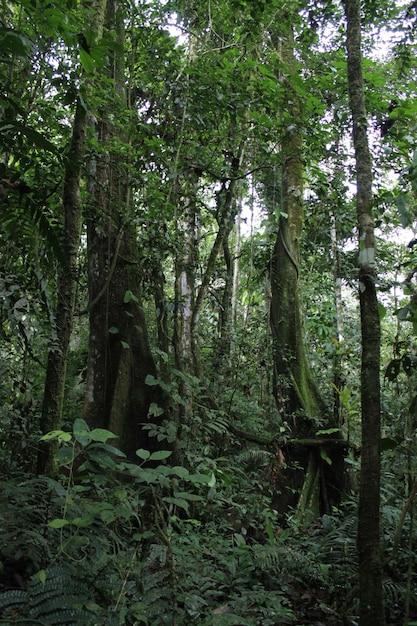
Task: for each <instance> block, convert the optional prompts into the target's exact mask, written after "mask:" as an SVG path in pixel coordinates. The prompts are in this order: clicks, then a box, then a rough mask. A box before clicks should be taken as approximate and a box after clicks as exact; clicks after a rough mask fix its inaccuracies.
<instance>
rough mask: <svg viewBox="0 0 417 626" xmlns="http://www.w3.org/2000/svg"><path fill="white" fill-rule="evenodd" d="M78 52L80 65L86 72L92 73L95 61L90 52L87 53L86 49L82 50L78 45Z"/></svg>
mask: <svg viewBox="0 0 417 626" xmlns="http://www.w3.org/2000/svg"><path fill="white" fill-rule="evenodd" d="M79 52H80V61H81V65H82V66H83V70H84V71H85V72H86V73H87V74H92V73H93V72H94V70H95V68H96V63H95V61H94V59H93V57H92V56H91V55H90V54H88V52H87V50H84V48H81V47H80V48H79Z"/></svg>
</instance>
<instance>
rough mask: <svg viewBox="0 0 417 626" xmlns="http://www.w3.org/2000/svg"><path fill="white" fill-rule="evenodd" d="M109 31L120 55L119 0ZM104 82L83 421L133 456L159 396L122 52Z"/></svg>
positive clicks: (93, 169) (90, 219) (110, 12)
mask: <svg viewBox="0 0 417 626" xmlns="http://www.w3.org/2000/svg"><path fill="white" fill-rule="evenodd" d="M106 27H107V29H109V30H114V31H115V32H116V36H117V39H118V43H119V44H120V50H122V48H123V43H124V33H123V16H122V14H121V12H120V8H119V7H118V4H117V2H115V1H114V0H108V6H107V13H106ZM107 81H109V82H110V84H112V85H113V90H112V91H110V92H109V104H108V105H105V106H103V109H102V111H100V116H99V119H98V122H97V124H96V133H97V139H98V144H99V149H98V153H97V155H96V156H95V158H92V159H91V160H90V162H89V181H88V189H89V195H90V206H89V209H88V215H87V249H88V290H89V323H90V332H89V353H88V365H87V392H86V397H85V402H84V418H85V419H86V421H87V422H88V423H89V425H90V426H91V427H101V428H107V429H109V430H111V431H112V432H114V433H115V434H116V435H117V436H118V437H119V439H118V445H119V446H120V447H121V449H122V450H123V451H124V452H126V454H127V455H128V456H129V457H130V458H134V453H135V450H136V449H138V448H139V447H152V446H151V445H150V443H149V442H148V439H147V436H146V433H145V432H144V431H143V429H142V426H143V424H144V423H146V422H147V420H148V410H149V407H150V404H151V403H152V401H156V402H158V401H160V397H159V394H158V387H157V386H156V385H154V386H149V385H147V384H146V378H147V376H148V375H150V376H152V377H153V378H156V376H157V372H156V367H155V363H154V360H153V357H152V354H151V350H150V345H149V341H148V335H147V328H146V323H145V317H144V312H143V310H142V308H141V295H140V290H139V285H140V282H141V269H140V265H139V254H138V248H137V240H136V231H135V227H134V224H133V221H132V214H131V213H132V211H131V209H132V207H131V198H130V190H129V186H128V180H127V171H126V162H125V159H126V152H127V153H128V150H126V146H128V139H129V138H128V137H127V133H126V130H125V124H126V119H127V118H126V117H125V116H126V108H127V107H126V95H125V86H124V63H123V52H122V51H117V52H115V53H114V57H113V58H112V59H111V60H110V62H109V64H108V76H107ZM118 118H119V120H120V118H121V119H122V120H123V119H124V120H125V124H124V123H123V122H120V121H116V120H117V119H118ZM118 147H119V148H120V147H123V150H120V149H119V150H118Z"/></svg>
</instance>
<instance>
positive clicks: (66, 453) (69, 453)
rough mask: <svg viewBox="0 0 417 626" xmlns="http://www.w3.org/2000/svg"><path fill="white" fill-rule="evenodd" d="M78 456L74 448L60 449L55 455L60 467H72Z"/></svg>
mask: <svg viewBox="0 0 417 626" xmlns="http://www.w3.org/2000/svg"><path fill="white" fill-rule="evenodd" d="M76 456H77V455H76V454H74V450H73V448H72V447H69V448H68V447H65V448H60V449H59V450H58V452H57V453H56V455H55V458H56V460H57V461H58V464H59V465H60V466H62V465H70V464H71V463H72V462H73V461H74V459H75V457H76Z"/></svg>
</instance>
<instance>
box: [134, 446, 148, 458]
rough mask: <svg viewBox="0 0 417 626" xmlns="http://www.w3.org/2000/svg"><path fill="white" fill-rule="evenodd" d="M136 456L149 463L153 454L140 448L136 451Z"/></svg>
mask: <svg viewBox="0 0 417 626" xmlns="http://www.w3.org/2000/svg"><path fill="white" fill-rule="evenodd" d="M135 454H136V456H138V457H139V458H140V459H143V460H144V461H148V460H149V459H150V457H151V453H150V452H149V450H144V449H143V448H139V450H136V452H135Z"/></svg>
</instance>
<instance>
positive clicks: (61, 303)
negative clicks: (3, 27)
mask: <svg viewBox="0 0 417 626" xmlns="http://www.w3.org/2000/svg"><path fill="white" fill-rule="evenodd" d="M105 9H106V0H97V1H96V2H95V3H93V5H92V6H91V8H90V10H89V12H88V14H87V15H88V25H89V27H90V25H92V31H93V32H94V39H95V41H96V42H97V41H98V40H99V39H100V38H101V36H102V31H103V23H104V14H105ZM87 119H88V112H87V108H86V104H85V102H84V101H81V98H78V100H77V105H76V110H75V115H74V121H73V126H72V136H71V141H70V145H69V149H68V154H67V159H66V165H65V177H64V188H63V203H62V204H63V225H62V233H63V235H62V239H63V249H64V252H65V258H66V266H65V267H60V268H59V270H58V289H57V305H56V314H55V325H56V329H55V331H56V332H55V333H54V336H53V337H52V339H51V342H50V347H49V351H48V360H47V366H46V377H45V387H44V395H43V401H42V414H41V423H40V429H41V432H42V433H43V434H45V433H47V432H49V431H51V430H56V429H59V428H60V426H61V421H62V408H63V401H64V389H65V377H66V368H67V357H68V348H69V343H70V338H71V333H72V327H73V315H74V303H75V293H76V286H77V258H78V249H79V245H80V230H81V222H82V202H81V194H80V179H81V173H82V168H83V164H84V156H85V136H86V128H87ZM54 451H55V447H54V445H51V444H50V443H46V442H45V443H41V445H40V447H39V450H38V459H37V471H38V473H44V472H47V473H51V472H52V471H53V457H54Z"/></svg>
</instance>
